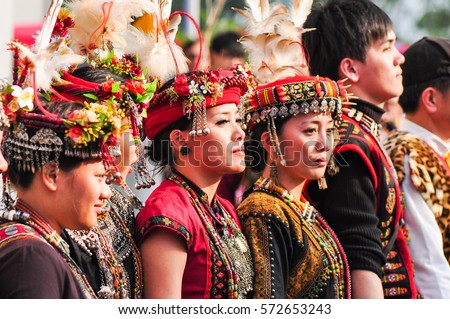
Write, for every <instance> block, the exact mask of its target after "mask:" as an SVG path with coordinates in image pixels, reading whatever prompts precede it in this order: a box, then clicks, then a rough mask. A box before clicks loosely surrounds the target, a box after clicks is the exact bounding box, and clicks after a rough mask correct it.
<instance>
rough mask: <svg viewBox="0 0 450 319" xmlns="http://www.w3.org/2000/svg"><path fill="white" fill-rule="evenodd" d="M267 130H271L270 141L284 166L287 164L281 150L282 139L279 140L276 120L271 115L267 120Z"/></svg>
mask: <svg viewBox="0 0 450 319" xmlns="http://www.w3.org/2000/svg"><path fill="white" fill-rule="evenodd" d="M267 130H268V131H269V136H270V142H271V143H272V146H273V147H275V153H276V154H277V156H278V158H279V159H280V164H281V165H282V166H286V160H285V159H284V155H283V153H282V152H281V147H280V141H279V140H278V134H277V128H276V126H275V120H274V119H273V118H272V117H270V118H269V121H267Z"/></svg>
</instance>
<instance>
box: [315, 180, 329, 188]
mask: <svg viewBox="0 0 450 319" xmlns="http://www.w3.org/2000/svg"><path fill="white" fill-rule="evenodd" d="M317 184H318V185H319V189H327V188H328V185H327V180H326V179H325V177H321V178H319V179H318V180H317Z"/></svg>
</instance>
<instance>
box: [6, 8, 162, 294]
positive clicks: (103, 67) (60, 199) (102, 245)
mask: <svg viewBox="0 0 450 319" xmlns="http://www.w3.org/2000/svg"><path fill="white" fill-rule="evenodd" d="M61 2H62V1H54V2H52V4H51V6H50V9H49V13H48V15H47V19H46V21H45V23H44V27H43V30H42V31H41V34H40V37H39V38H38V42H37V44H36V46H35V48H33V50H30V49H28V48H27V47H24V46H23V45H21V44H19V43H13V44H12V46H11V47H12V49H13V50H14V52H15V56H16V62H17V63H16V65H15V77H14V83H13V84H14V85H12V86H11V85H6V86H4V90H3V92H2V102H3V105H6V110H7V114H8V116H9V117H10V118H16V120H15V121H14V124H13V125H11V126H12V128H11V129H10V132H9V133H8V136H7V139H6V141H5V146H6V147H5V149H6V150H7V153H6V154H7V158H8V161H9V164H10V171H9V173H8V175H9V177H10V179H11V181H12V183H13V184H14V187H15V188H16V189H17V197H18V200H17V203H16V204H15V207H14V210H9V211H7V212H4V213H2V215H1V217H2V218H3V219H2V221H3V222H5V223H4V224H3V225H2V229H1V230H0V237H1V238H0V241H1V243H0V246H2V244H4V245H5V249H4V250H3V251H2V252H0V255H1V257H0V259H2V260H6V259H7V258H8V262H7V263H6V262H5V263H4V262H3V261H2V265H3V266H5V268H4V269H3V270H4V272H3V273H4V274H5V276H4V277H3V276H2V277H1V279H0V281H1V282H2V287H4V288H5V289H2V292H4V293H5V296H7V297H21V298H27V297H28V298H83V297H87V298H138V297H140V296H141V293H142V272H141V270H142V268H141V262H140V257H139V252H138V250H137V247H136V246H135V244H134V242H133V238H132V233H133V229H134V227H133V225H134V214H133V208H134V207H132V206H133V205H132V204H135V203H136V199H135V196H134V195H133V194H132V193H131V192H130V190H129V189H128V187H127V186H126V184H125V183H123V182H122V181H123V178H124V176H125V175H126V174H128V172H129V167H128V165H129V163H128V162H130V161H131V160H132V158H133V157H134V158H135V157H136V154H134V153H133V152H130V154H131V153H133V154H131V155H132V156H127V155H124V152H123V150H124V140H123V138H124V135H123V133H124V130H125V129H126V127H131V128H132V135H133V140H134V141H136V140H140V134H139V122H140V121H141V115H142V114H141V113H142V112H143V111H144V110H145V107H146V105H147V104H148V100H149V99H150V98H151V96H152V94H153V91H154V85H153V84H151V83H146V81H145V79H144V78H143V74H142V72H141V70H140V68H139V67H138V66H137V65H136V63H135V60H134V59H131V58H127V57H122V58H120V57H117V56H116V55H114V54H113V53H112V52H110V51H109V50H104V49H105V47H103V46H101V47H100V45H98V46H96V45H94V44H95V43H100V44H101V43H103V45H104V46H107V48H108V49H110V48H115V46H114V45H115V43H113V42H112V41H111V39H114V38H116V37H118V35H119V34H121V33H123V30H126V29H127V27H128V24H129V20H130V19H125V17H126V16H127V14H126V12H128V11H125V10H123V7H121V6H120V4H121V3H120V2H121V1H115V2H103V1H95V3H96V4H97V5H98V14H99V15H100V16H103V18H102V19H99V21H100V22H98V23H99V25H96V26H97V27H98V28H100V30H101V29H102V28H101V27H102V26H105V25H106V26H107V28H106V29H107V30H108V33H107V34H104V33H102V32H98V33H96V32H95V31H96V30H97V28H94V29H93V30H91V34H95V36H92V37H90V36H88V37H87V38H86V39H85V42H84V41H82V39H80V38H79V34H83V33H80V32H75V34H72V35H71V39H72V40H74V42H75V43H76V44H77V46H76V49H77V50H78V51H79V53H82V54H87V55H88V62H89V66H87V65H85V64H84V65H82V66H85V67H78V68H77V69H76V70H75V71H73V69H74V67H75V66H76V65H78V64H79V63H80V62H82V61H84V60H85V57H84V56H78V55H74V54H69V53H70V52H72V51H71V50H70V48H68V47H66V45H65V43H66V42H65V40H66V35H67V33H68V32H67V27H73V26H74V24H75V25H76V24H79V21H78V20H77V19H76V18H75V23H74V21H73V20H72V17H71V16H70V15H69V14H68V13H69V12H68V11H67V10H65V9H63V10H61V11H60V10H59V9H60V6H61ZM146 3H147V1H144V0H142V1H140V5H141V6H140V7H139V8H138V9H136V6H134V7H133V6H131V7H130V6H127V8H128V9H129V10H130V12H133V15H135V14H136V12H143V11H145V10H148V8H146V6H145V4H146ZM134 4H135V5H137V4H139V1H138V0H136V1H134ZM77 5H80V3H78V2H77V1H72V2H70V9H71V10H72V14H78V16H80V15H81V14H80V13H82V12H83V9H82V8H81V9H80V10H76V9H74V8H76V7H77ZM91 5H92V6H90V7H89V8H90V9H91V11H90V13H91V18H92V19H94V20H95V17H96V16H95V15H94V13H93V12H94V11H95V10H94V9H95V8H94V7H95V6H93V3H91ZM96 8H97V7H96ZM113 8H114V9H113ZM121 8H122V9H121ZM132 8H135V9H136V10H135V11H132ZM102 9H104V10H103V11H102ZM118 12H120V14H121V17H122V18H123V19H124V21H123V22H122V23H121V24H120V25H121V26H122V29H121V28H119V23H118V22H117V21H116V22H115V23H114V26H115V28H116V29H117V30H116V32H117V33H114V32H112V30H114V28H112V26H111V25H110V24H108V21H109V20H108V17H111V16H114V14H116V15H117V14H118ZM84 21H86V20H84ZM92 25H95V23H94V24H91V26H92ZM74 29H75V31H77V30H78V29H77V28H74ZM119 31H122V32H119ZM87 32H89V30H87ZM75 40H76V41H75ZM94 40H95V41H94ZM45 43H47V44H48V43H50V44H49V45H47V46H46V45H45ZM92 43H93V44H92ZM83 47H84V48H89V50H87V49H86V50H82V49H81V48H83ZM21 56H24V57H23V58H21ZM116 74H120V76H117V75H116ZM120 141H122V143H118V142H120ZM119 144H120V146H122V147H119ZM120 148H122V155H120V152H117V151H119V150H120ZM131 149H132V148H130V150H131ZM118 158H119V159H120V163H119V164H118V165H116V164H115V160H116V159H118ZM124 161H126V162H127V163H123V162H124ZM123 164H125V165H123ZM121 172H122V174H123V175H121V174H120V173H121ZM50 179H52V180H53V182H52V181H50ZM50 182H52V183H53V184H51V183H50ZM105 183H106V184H111V183H119V184H121V186H123V188H124V190H125V192H126V196H125V195H122V194H121V193H120V192H118V191H116V190H113V193H112V196H111V190H110V188H109V187H108V186H105ZM108 199H109V200H108ZM27 230H28V233H29V234H27ZM31 230H34V231H33V232H31ZM23 238H25V239H28V240H27V241H16V239H23ZM36 239H43V241H47V242H48V243H49V244H50V245H51V247H53V249H54V250H52V249H50V250H49V249H48V247H50V246H45V245H46V244H44V246H42V243H41V241H39V240H38V241H36ZM30 250H32V251H31V252H30ZM58 253H59V255H58ZM11 254H14V258H11ZM61 257H62V258H61ZM21 258H22V259H23V258H25V259H26V262H25V263H26V265H24V266H21V267H16V268H14V267H13V266H17V264H18V262H17V260H20V261H21V263H20V265H22V263H23V260H22V259H21ZM27 267H33V269H30V270H28V268H27ZM24 272H26V273H24ZM14 274H18V275H14ZM18 278H20V280H18ZM40 280H42V281H43V282H45V285H47V286H46V288H48V289H42V283H41V281H40Z"/></svg>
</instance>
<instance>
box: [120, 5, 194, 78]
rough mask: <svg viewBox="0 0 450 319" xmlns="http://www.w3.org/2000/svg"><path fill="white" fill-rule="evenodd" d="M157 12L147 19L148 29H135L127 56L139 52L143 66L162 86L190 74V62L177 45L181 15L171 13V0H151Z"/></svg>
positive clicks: (131, 30) (132, 32)
mask: <svg viewBox="0 0 450 319" xmlns="http://www.w3.org/2000/svg"><path fill="white" fill-rule="evenodd" d="M150 2H151V3H152V4H153V7H154V8H155V10H154V11H153V12H152V13H150V14H148V15H147V16H146V17H145V18H146V20H145V22H146V25H145V26H144V27H136V28H131V29H130V32H129V33H128V36H129V38H128V45H127V48H126V50H125V52H126V53H136V54H137V55H138V56H139V59H140V65H141V67H142V68H143V69H147V72H148V75H149V77H151V78H156V79H158V80H159V81H160V83H165V82H166V81H168V80H170V79H172V78H174V77H175V76H176V75H178V74H182V73H186V72H188V70H189V68H188V64H187V62H188V59H187V58H186V56H185V55H184V52H183V49H182V48H181V47H180V46H179V45H177V44H176V43H175V36H176V33H177V31H178V26H179V24H180V22H181V15H180V14H182V13H181V12H176V14H171V9H172V1H171V0H150Z"/></svg>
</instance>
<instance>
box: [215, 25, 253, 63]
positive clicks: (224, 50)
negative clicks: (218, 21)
mask: <svg viewBox="0 0 450 319" xmlns="http://www.w3.org/2000/svg"><path fill="white" fill-rule="evenodd" d="M240 38H241V37H240V35H239V34H238V33H236V32H232V31H229V32H225V33H221V34H218V35H216V36H215V37H214V39H213V40H212V41H211V45H210V48H209V49H210V51H211V52H216V53H218V54H222V55H224V56H227V57H241V58H243V57H245V50H244V48H243V46H242V44H241V43H240V42H238V40H239V39H240Z"/></svg>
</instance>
